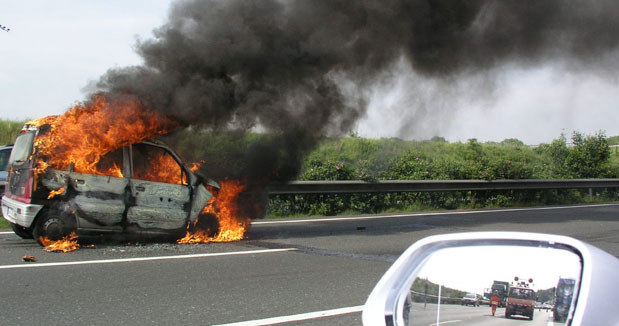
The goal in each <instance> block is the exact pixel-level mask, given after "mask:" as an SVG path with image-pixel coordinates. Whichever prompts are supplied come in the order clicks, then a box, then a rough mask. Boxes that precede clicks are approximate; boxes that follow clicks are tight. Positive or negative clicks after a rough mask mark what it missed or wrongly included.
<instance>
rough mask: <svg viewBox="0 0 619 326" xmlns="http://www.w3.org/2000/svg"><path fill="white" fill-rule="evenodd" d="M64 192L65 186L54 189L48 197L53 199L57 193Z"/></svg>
mask: <svg viewBox="0 0 619 326" xmlns="http://www.w3.org/2000/svg"><path fill="white" fill-rule="evenodd" d="M63 193H64V187H61V188H60V189H58V190H52V191H50V192H49V195H48V196H47V199H52V198H54V197H56V196H57V195H62V194H63Z"/></svg>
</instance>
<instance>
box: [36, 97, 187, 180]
mask: <svg viewBox="0 0 619 326" xmlns="http://www.w3.org/2000/svg"><path fill="white" fill-rule="evenodd" d="M28 124H29V125H32V126H36V127H42V126H44V125H49V128H50V129H49V131H47V132H45V131H42V132H40V133H39V135H38V137H37V139H36V140H35V146H36V148H37V150H38V162H37V166H36V168H35V174H36V175H39V174H41V173H44V172H45V171H46V169H47V168H48V167H51V168H54V169H58V170H66V169H67V168H68V167H69V166H73V170H74V171H75V172H80V173H92V174H99V175H109V176H117V177H122V176H123V175H122V170H121V168H120V167H118V166H116V165H115V164H113V165H112V166H105V165H106V164H99V163H100V160H101V157H102V156H103V155H105V154H107V153H109V152H111V151H114V150H116V149H118V148H120V147H122V146H126V145H130V144H133V143H137V142H140V141H142V140H144V139H148V138H152V137H154V136H156V135H161V134H165V133H168V132H169V131H171V130H172V129H174V128H176V127H177V124H176V123H174V122H173V121H171V120H169V119H168V118H166V117H164V116H162V115H160V114H157V113H156V112H154V111H151V110H148V109H147V108H145V107H144V106H143V105H142V104H141V103H139V102H138V101H137V100H135V99H132V98H129V97H124V98H118V99H114V100H108V99H107V98H106V97H104V96H103V95H97V96H94V97H93V99H92V101H90V102H88V103H86V104H80V103H78V104H76V105H75V106H73V108H71V109H70V110H69V111H67V112H65V113H64V114H63V115H60V116H48V117H44V118H41V119H38V120H33V121H30V122H28Z"/></svg>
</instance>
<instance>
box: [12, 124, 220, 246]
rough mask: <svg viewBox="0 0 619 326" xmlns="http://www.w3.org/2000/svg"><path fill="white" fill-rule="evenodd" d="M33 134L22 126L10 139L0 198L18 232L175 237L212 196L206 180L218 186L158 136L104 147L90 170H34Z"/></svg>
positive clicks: (26, 235) (35, 130)
mask: <svg viewBox="0 0 619 326" xmlns="http://www.w3.org/2000/svg"><path fill="white" fill-rule="evenodd" d="M39 132H40V131H39V128H36V127H31V126H29V125H26V126H25V127H24V130H23V131H22V133H21V134H20V135H19V136H18V137H17V139H16V141H15V144H14V147H13V151H12V153H11V156H10V158H9V169H10V170H9V177H8V184H7V187H6V190H5V193H4V196H3V197H2V213H3V215H4V217H5V219H7V220H8V221H9V222H10V223H11V227H12V228H13V231H14V232H15V233H16V234H17V235H18V236H20V237H22V238H35V239H37V241H39V242H40V237H47V238H48V239H50V240H57V239H59V238H61V237H64V236H66V235H68V234H69V233H70V232H73V231H76V232H77V233H87V232H95V233H102V232H107V231H112V232H114V231H115V232H123V233H139V234H168V235H174V236H176V235H182V234H183V233H184V232H185V231H186V229H187V227H188V226H190V225H192V223H193V222H194V221H195V220H196V219H197V218H198V216H199V215H200V214H201V211H202V209H203V208H204V207H205V206H206V204H207V203H208V201H209V200H210V199H211V198H212V197H213V194H212V193H211V192H210V191H209V190H207V188H206V186H210V187H212V188H215V189H217V188H218V187H219V186H218V184H217V183H216V182H214V181H212V180H210V179H208V178H205V177H203V176H200V175H198V174H195V173H192V172H191V170H190V169H189V168H188V167H187V166H186V165H185V164H184V163H183V162H182V160H181V159H180V157H179V156H178V155H177V154H176V153H175V152H174V151H172V150H171V149H170V148H169V147H168V146H167V145H165V144H164V143H163V142H161V141H157V140H150V141H142V142H140V143H137V144H132V145H128V146H123V147H120V148H118V149H117V150H114V151H111V152H109V153H106V154H105V155H103V156H101V157H100V158H99V159H98V160H97V162H96V168H97V169H96V171H97V172H96V173H78V172H75V171H73V168H72V166H71V165H69V166H68V167H67V168H66V169H65V170H58V169H53V168H51V167H47V168H46V169H44V170H43V171H41V169H40V166H38V163H37V162H38V161H37V160H41V159H42V158H40V157H38V156H37V155H38V151H37V145H36V144H37V142H36V141H35V140H36V139H37V135H38V133H39ZM42 160H43V161H44V160H45V159H44V158H43V159H42ZM212 188H211V189H212Z"/></svg>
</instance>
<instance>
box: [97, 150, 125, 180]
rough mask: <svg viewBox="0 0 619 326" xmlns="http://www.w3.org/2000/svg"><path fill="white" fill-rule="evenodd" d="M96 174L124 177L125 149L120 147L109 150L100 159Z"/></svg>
mask: <svg viewBox="0 0 619 326" xmlns="http://www.w3.org/2000/svg"><path fill="white" fill-rule="evenodd" d="M95 173H96V174H100V175H109V176H112V177H118V178H122V177H123V150H122V148H119V149H117V150H115V151H113V152H109V153H107V154H105V155H103V156H101V158H100V159H99V162H97V165H96V172H95Z"/></svg>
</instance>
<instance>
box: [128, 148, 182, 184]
mask: <svg viewBox="0 0 619 326" xmlns="http://www.w3.org/2000/svg"><path fill="white" fill-rule="evenodd" d="M147 160H148V166H149V168H148V169H136V170H135V171H134V173H135V175H134V178H136V179H140V180H146V181H156V182H165V183H171V184H179V185H180V184H187V180H186V179H185V177H186V175H185V174H182V177H183V178H182V179H181V168H180V166H179V165H178V163H176V161H175V160H174V158H172V156H170V155H164V154H160V155H156V156H153V157H149V158H147Z"/></svg>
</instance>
